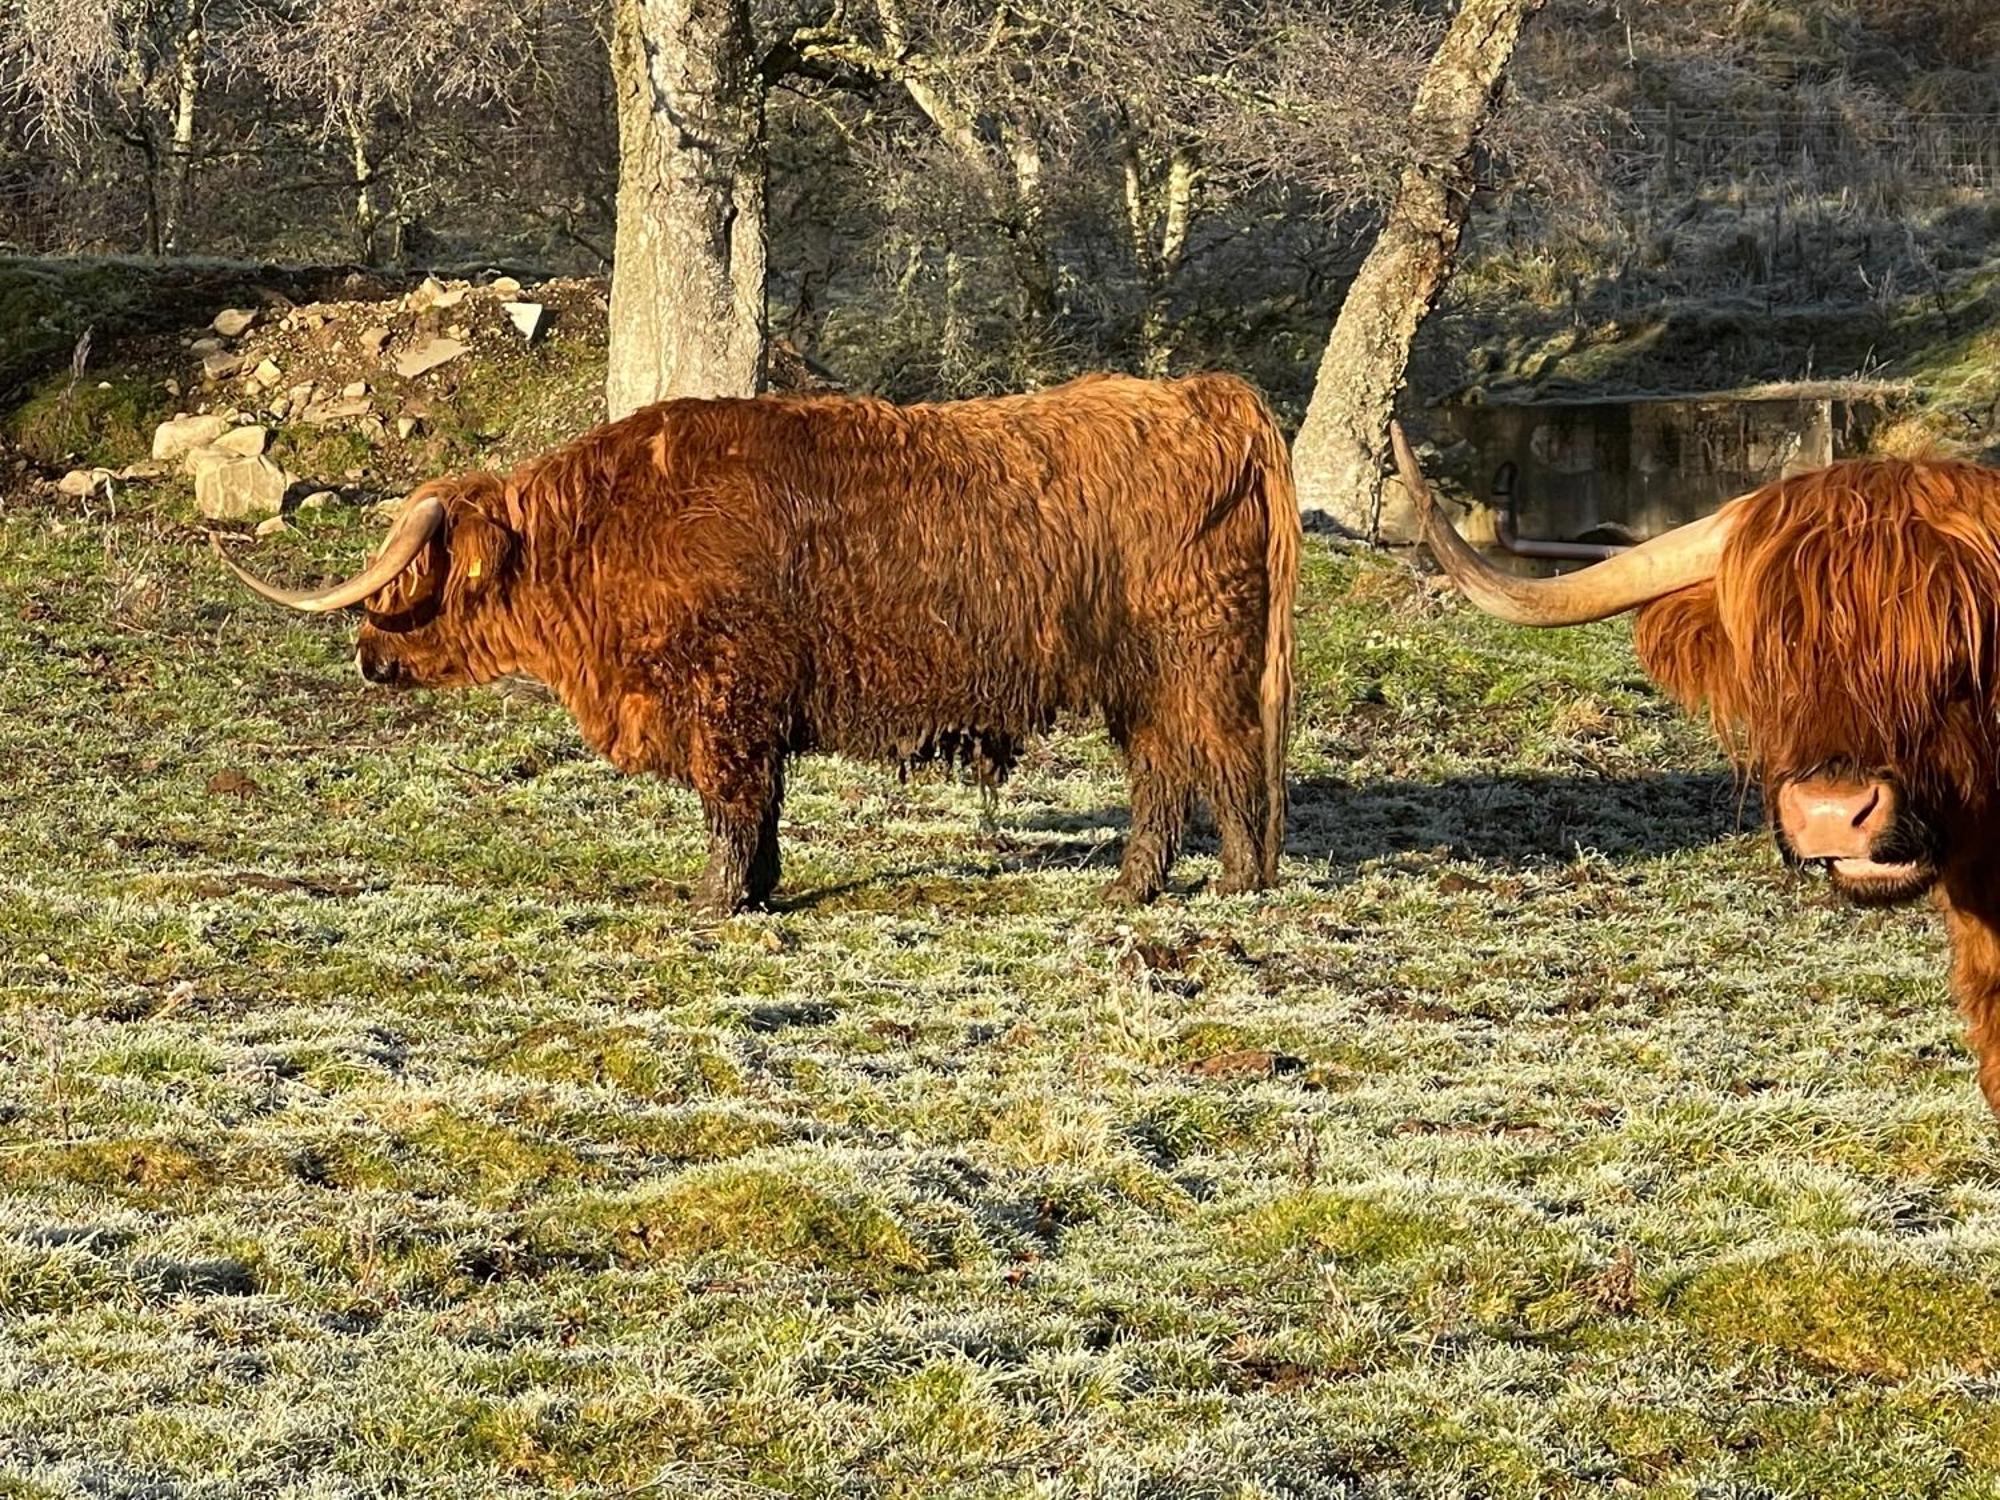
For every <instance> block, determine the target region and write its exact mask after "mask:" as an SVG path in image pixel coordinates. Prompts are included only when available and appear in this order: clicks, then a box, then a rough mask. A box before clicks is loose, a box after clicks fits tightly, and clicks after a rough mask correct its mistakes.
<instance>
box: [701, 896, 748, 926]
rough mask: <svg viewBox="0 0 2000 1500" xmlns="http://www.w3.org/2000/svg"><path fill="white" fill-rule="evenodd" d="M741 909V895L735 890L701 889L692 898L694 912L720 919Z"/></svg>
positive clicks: (731, 915) (716, 919) (733, 914)
mask: <svg viewBox="0 0 2000 1500" xmlns="http://www.w3.org/2000/svg"><path fill="white" fill-rule="evenodd" d="M741 910H743V897H742V896H741V895H740V894H739V893H737V892H735V891H711V890H703V891H701V892H700V893H698V894H697V895H696V896H695V898H694V914H695V915H696V916H698V917H708V918H710V919H712V920H715V921H720V920H722V918H724V917H733V916H735V915H736V914H737V913H738V912H739V911H741Z"/></svg>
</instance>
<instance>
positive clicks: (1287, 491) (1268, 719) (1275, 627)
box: [1247, 400, 1300, 885]
mask: <svg viewBox="0 0 2000 1500" xmlns="http://www.w3.org/2000/svg"><path fill="white" fill-rule="evenodd" d="M1257 415H1258V423H1257V427H1256V434H1255V438H1254V440H1253V442H1252V444H1251V448H1250V462H1249V466H1248V468H1249V472H1248V475H1247V477H1248V479H1249V481H1250V482H1251V484H1253V485H1254V486H1255V487H1256V489H1257V492H1258V494H1259V496H1260V497H1261V499H1262V500H1263V503H1264V597H1265V601H1266V602H1265V610H1266V614H1265V622H1264V676H1263V682H1262V685H1261V687H1260V688H1259V691H1258V707H1259V713H1260V716H1261V718H1262V720H1263V730H1264V789H1265V795H1266V805H1267V806H1268V808H1269V811H1268V813H1267V814H1266V817H1265V823H1264V868H1263V871H1262V872H1261V873H1262V876H1263V880H1264V883H1265V884H1266V885H1274V884H1276V883H1277V879H1278V858H1279V856H1280V855H1282V854H1283V853H1284V850H1285V800H1286V799H1285V761H1286V757H1287V755H1288V753H1289V751H1290V749H1291V739H1292V709H1293V703H1294V685H1293V678H1292V657H1293V624H1292V605H1293V600H1294V597H1295V596H1296V595H1297V593H1298V585H1299V546H1300V525H1299V502H1298V496H1297V494H1296V493H1295V492H1294V490H1293V488H1292V455H1291V449H1290V448H1289V447H1288V446H1287V445H1286V443H1285V435H1284V433H1283V432H1282V431H1281V430H1279V427H1278V422H1277V419H1276V418H1275V417H1273V416H1272V415H1271V412H1270V409H1269V408H1268V407H1266V406H1265V405H1264V404H1263V402H1262V401H1261V400H1260V401H1259V402H1258V403H1257Z"/></svg>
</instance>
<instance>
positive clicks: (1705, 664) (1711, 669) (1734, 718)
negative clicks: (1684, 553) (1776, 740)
mask: <svg viewBox="0 0 2000 1500" xmlns="http://www.w3.org/2000/svg"><path fill="white" fill-rule="evenodd" d="M1632 639H1633V644H1634V645H1636V646H1637V647H1638V650H1639V663H1640V665H1641V666H1643V667H1644V668H1645V669H1646V675H1647V676H1648V677H1651V678H1652V679H1653V681H1655V682H1657V683H1658V684H1659V685H1660V687H1661V689H1662V691H1664V692H1665V693H1666V695H1667V696H1668V697H1669V698H1672V699H1673V700H1674V701H1675V702H1676V703H1678V704H1680V705H1681V706H1682V707H1683V708H1687V709H1690V710H1692V709H1700V708H1706V709H1707V710H1708V711H1709V713H1710V714H1711V715H1712V716H1713V717H1714V719H1715V721H1716V724H1717V725H1718V727H1721V728H1724V729H1731V728H1735V727H1738V726H1740V725H1741V724H1742V722H1743V717H1742V716H1743V710H1744V708H1745V707H1746V705H1745V704H1744V703H1743V701H1742V698H1743V689H1742V686H1741V684H1740V683H1739V682H1738V681H1737V672H1736V653H1735V652H1734V651H1733V650H1732V649H1731V647H1730V644H1729V636H1728V634H1727V633H1726V632H1725V631H1724V630H1723V628H1722V617H1721V614H1720V612H1719V611H1718V610H1717V608H1716V600H1715V585H1714V584H1713V583H1702V584H1697V585H1696V586H1695V587H1693V588H1689V589H1682V590H1680V591H1679V592H1678V593H1673V594H1669V595H1667V596H1666V598H1664V599H1657V600H1655V601H1654V602H1653V603H1651V604H1649V605H1647V606H1646V607H1645V608H1644V609H1642V610H1640V611H1639V619H1638V622H1637V624H1636V625H1635V626H1634V627H1633V631H1632Z"/></svg>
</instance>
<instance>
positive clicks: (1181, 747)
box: [1102, 716, 1194, 905]
mask: <svg viewBox="0 0 2000 1500" xmlns="http://www.w3.org/2000/svg"><path fill="white" fill-rule="evenodd" d="M1119 738H1121V739H1123V740H1124V743H1125V759H1126V763H1127V765H1128V766H1129V768H1130V772H1131V785H1132V831H1131V834H1130V836H1129V837H1128V838H1127V839H1126V840H1125V858H1124V861H1123V862H1122V863H1121V864H1120V866H1119V869H1118V878H1117V879H1116V880H1114V881H1112V882H1111V883H1110V884H1109V885H1107V886H1105V887H1104V889H1103V892H1102V896H1103V899H1104V900H1106V901H1108V902H1111V903H1113V904H1114V905H1139V904H1143V903H1145V902H1147V901H1151V900H1152V899H1153V898H1154V897H1155V896H1157V895H1159V893H1160V891H1161V890H1162V888H1164V887H1165V885H1166V883H1167V871H1168V870H1169V869H1171V868H1172V867H1173V863H1174V856H1175V855H1176V854H1178V853H1180V845H1181V825H1182V824H1184V823H1185V822H1186V821H1187V811H1188V804H1189V802H1190V801H1192V800H1193V794H1194V775H1193V770H1194V767H1193V764H1192V762H1191V760H1190V758H1189V755H1188V742H1187V736H1186V734H1185V733H1184V732H1179V726H1178V725H1177V724H1176V723H1175V722H1174V721H1173V719H1172V718H1170V717H1164V716H1162V717H1149V718H1148V719H1146V720H1143V721H1141V722H1140V723H1138V724H1135V725H1133V726H1132V727H1131V728H1130V729H1129V731H1128V732H1127V733H1126V734H1124V735H1122V736H1119Z"/></svg>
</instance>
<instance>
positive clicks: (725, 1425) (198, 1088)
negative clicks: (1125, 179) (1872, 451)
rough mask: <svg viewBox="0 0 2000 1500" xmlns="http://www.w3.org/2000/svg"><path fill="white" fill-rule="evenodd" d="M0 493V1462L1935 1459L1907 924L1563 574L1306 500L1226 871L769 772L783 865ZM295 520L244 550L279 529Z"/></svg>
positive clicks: (1441, 1488) (1939, 1030)
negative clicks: (1872, 908)
mask: <svg viewBox="0 0 2000 1500" xmlns="http://www.w3.org/2000/svg"><path fill="white" fill-rule="evenodd" d="M161 505H162V507H163V508H162V509H161V510H160V511H158V512H152V511H149V510H147V509H146V507H145V506H144V505H143V504H141V505H138V506H137V507H136V508H131V509H128V510H127V511H126V512H125V513H124V514H123V515H121V516H120V517H118V518H117V519H116V520H115V521H114V520H109V519H107V518H106V516H105V514H104V512H103V506H102V503H101V502H100V503H99V504H98V507H97V511H96V513H95V514H86V513H85V512H84V511H82V510H80V509H69V510H62V511H58V510H54V509H51V508H49V506H48V505H46V504H43V503H40V502H36V503H28V502H24V501H18V500H17V501H14V502H11V503H8V504H7V505H6V506H5V507H4V508H0V569H4V581H0V1060H4V1066H3V1067H0V1495H4V1496H29V1495H33V1496H41V1495H88V1496H101V1497H122V1496H133V1497H140V1496H144V1497H168V1496H190V1497H192V1496H258V1497H266V1496H279V1495H297V1496H316V1497H317V1496H328V1497H331V1496H341V1495H363V1494H368V1495H374V1494H398V1495H406V1496H447V1495H468V1496H469V1495H486V1494H526V1493H531V1492H545V1491H546V1492H564V1491H573V1492H577V1493H583V1494H591V1495H607V1496H609V1495H646V1496H680V1495H688V1496H715V1497H719V1500H740V1497H759V1496H770V1495H811V1496H876V1495H885V1496H889V1495H893V1496H910V1497H919V1496H973V1495H978V1496H1030V1495H1033V1496H1046V1497H1056V1496H1070V1495H1078V1496H1083V1495H1088V1496H1119V1497H1134V1500H1137V1497H1148V1500H1195V1497H1217V1500H1221V1497H1245V1500H1247V1497H1265V1496H1269V1497H1277V1496H1285V1497H1308V1496H1312V1497H1331V1496H1350V1495H1370V1496H1373V1495H1381V1496H1413V1497H1414V1496H1422V1497H1429V1496H1527V1495H1598V1494H1605V1493H1620V1494H1656V1495H1676V1496H1689V1497H1692V1496H1697V1495H1700V1496H1743V1497H1749V1496H1762V1495H1812V1496H1863V1495H1867V1496H1875V1495H1894V1496H1930V1495H1937V1496H1944V1495H1949V1496H1973V1495H1996V1494H2000V1479H1996V1473H2000V1255H1996V1253H1995V1252H1996V1250H2000V1150H1996V1141H2000V1135H1997V1134H1996V1131H1995V1128H1994V1126H1993V1124H1992V1122H1991V1121H1990V1120H1989V1118H1988V1117H1987V1114H1986V1112H1985V1109H1984V1107H1983V1105H1982V1104H1981V1103H1980V1101H1979V1098H1978V1094H1977V1091H1976V1089H1975V1088H1974V1086H1973V1082H1972V1078H1971V1075H1970V1070H1969V1067H1968V1063H1967V1059H1966V1057H1965V1055H1964V1052H1963V1049H1962V1048H1961V1045H1960V1042H1959V1040H1958V1030H1957V1024H1956V1019H1955V1017H1954V1016H1953V1015H1952V1013H1951V1011H1950V1008H1949V1005H1948V1003H1947V1000H1946V997H1945V993H1944V985H1943V977H1942V976H1943V960H1944V945H1943V940H1942V937H1941V935H1940V933H1939V932H1938V931H1937V930H1936V928H1935V925H1934V921H1933V919H1932V918H1931V917H1930V915H1929V914H1928V913H1927V912H1924V911H1912V912H1900V913H1861V912H1855V911H1852V910H1849V909H1847V908H1844V907H1841V906H1839V905H1836V904H1834V903H1833V902H1832V901H1831V900H1830V899H1829V898H1828V897H1827V896H1826V895H1825V894H1824V893H1823V892H1822V891H1821V890H1820V889H1819V888H1818V887H1817V886H1816V885H1814V884H1812V883H1810V882H1808V881H1805V880H1802V879H1798V878H1795V877H1792V876H1788V875H1787V874H1786V873H1785V872H1784V871H1783V870H1782V869H1781V868H1780V866H1779V863H1778V861H1777V859H1776V857H1775V855H1774V854H1773V853H1772V852H1771V850H1770V848H1769V845H1768V841H1767V840H1766V839H1765V838H1764V836H1763V835H1762V834H1761V832H1760V831H1759V829H1758V815H1757V812H1756V809H1755V806H1754V802H1753V803H1752V805H1750V806H1748V807H1747V808H1744V807H1742V806H1741V800H1742V799H1741V797H1740V795H1739V791H1738V789H1737V787H1736V786H1735V785H1734V783H1733V782H1732V780H1731V779H1730V777H1729V775H1728V773H1727V772H1726V770H1725V769H1724V768H1723V767H1721V766H1720V765H1719V763H1718V762H1717V760H1716V758H1715V755H1714V753H1713V750H1712V748H1711V747H1710V743H1709V741H1708V739H1707V737H1706V736H1705V735H1704V734H1703V733H1702V732H1701V731H1700V730H1699V729H1698V728H1697V727H1695V726H1693V725H1691V724H1687V723H1685V722H1683V721H1681V720H1680V719H1678V718H1677V717H1676V716H1675V715H1674V714H1673V713H1672V712H1671V711H1669V710H1668V709H1667V708H1666V707H1665V706H1664V705H1663V704H1662V703H1661V702H1660V701H1659V700H1658V699H1657V698H1656V697H1655V695H1654V694H1653V693H1652V692H1651V691H1650V690H1649V689H1648V687H1647V686H1646V684H1645V682H1644V680H1643V679H1642V678H1641V677H1640V676H1639V674H1638V672H1637V669H1636V667H1635V664H1634V662H1633V659H1632V655H1631V651H1630V646H1629V631H1628V629H1627V627H1625V626H1624V625H1621V624H1617V623H1613V624H1610V625H1606V626H1602V627H1597V628H1593V629H1590V630H1586V631H1578V632H1571V633H1565V634H1559V635H1534V634H1531V633H1528V632H1522V631H1514V630H1509V629H1505V628H1502V627H1499V626H1496V625H1493V624H1491V623H1490V622H1487V621H1484V620H1482V619H1480V618H1477V617H1475V616H1472V615H1470V614H1469V613H1468V612H1467V611H1465V610H1464V609H1463V608H1461V607H1459V606H1458V605H1457V604H1456V603H1455V601H1453V600H1451V599H1449V598H1445V597H1441V596H1440V595H1438V594H1437V593H1436V592H1435V591H1433V590H1431V589H1429V588H1427V587H1425V586H1424V585H1423V584H1422V582H1421V581H1420V580H1419V579H1418V578H1417V577H1416V576H1415V575H1414V574H1413V573H1412V572H1411V571H1410V569H1409V567H1408V565H1407V564H1406V563H1402V562H1381V561H1362V560H1356V559H1353V558H1349V557H1336V556H1332V555H1328V554H1324V553H1315V554H1314V555H1313V556H1312V558H1311V559H1310V560H1309V567H1308V575H1309V576H1308V582H1307V591H1306V593H1307V597H1306V601H1305V606H1304V611H1303V613H1304V624H1303V635H1304V642H1305V645H1304V651H1305V657H1306V661H1305V670H1304V703H1303V709H1302V723H1301V727H1300V732H1299V734H1298V737H1297V742H1298V748H1297V754H1296V757H1295V763H1294V770H1295V775H1296V794H1295V795H1296V806H1295V812H1294V818H1293V828H1292V837H1291V846H1290V853H1289V856H1288V858H1287V861H1286V865H1285V872H1284V873H1285V881H1284V885H1283V887H1282V889H1280V890H1278V891H1277V892H1275V893H1272V894H1270V895H1267V896H1263V897H1257V898H1228V899H1218V898H1213V897H1208V896H1205V895H1204V894H1202V886H1203V884H1204V882H1205V881H1206V880H1207V879H1208V878H1209V877H1210V876H1212V874H1213V873H1214V870H1215V861H1214V857H1213V850H1212V847H1211V846H1209V845H1207V844H1205V843H1200V842H1198V843H1197V847H1196V850H1195V852H1194V854H1193V856H1192V857H1191V858H1190V859H1188V860H1187V861H1186V862H1185V863H1184V864H1183V866H1182V867H1181V869H1180V871H1179V874H1178V887H1179V889H1178V893H1177V894H1176V895H1175V896H1174V897H1173V898H1171V899H1168V900H1165V901H1163V902H1161V903H1160V904H1159V905H1158V906H1156V907H1153V908H1151V909H1148V910H1146V911H1143V912H1139V913H1136V914H1134V913H1128V912H1111V911H1105V910H1100V909H1098V908H1097V907H1095V906H1094V905H1093V904H1092V903H1091V900H1090V894H1091V892H1092V890H1093V888H1094V887H1095V886H1096V885H1097V884H1099V883H1100V882H1101V881H1103V880H1104V879H1106V878H1107V877H1108V875H1109V873H1110V871H1111V870H1112V868H1113V866H1114V864H1115V860H1116V851H1117V841H1118V839H1119V837H1120V834H1121V831H1122V820H1123V812H1122V804H1123V789H1122V785H1121V782H1120V779H1119V777H1118V774H1117V767H1116V764H1115V761H1114V759H1113V758H1112V756H1111V755H1110V753H1109V751H1108V749H1107V748H1106V746H1105V745H1104V743H1103V742H1102V741H1101V739H1100V738H1099V737H1097V736H1096V735H1095V734H1094V733H1083V732H1078V733H1074V734H1068V735H1064V736H1061V737H1058V738H1056V739H1055V740H1053V741H1051V742H1050V743H1048V744H1046V745H1044V746H1042V747H1041V748H1040V749H1039V750H1038V751H1036V752H1035V753H1034V755H1033V756H1032V757H1031V758H1030V760H1029V762H1028V763H1027V764H1026V765H1025V766H1024V767H1023V769H1022V773H1021V774H1020V776H1019V777H1018V779H1017V780H1016V781H1015V782H1014V783H1012V784H1011V785H1010V786H1009V787H1007V788H1006V789H1005V790H1004V791H1003V792H1002V793H1001V795H1000V796H999V798H998V800H997V802H996V803H995V804H994V805H992V806H991V807H990V808H989V807H986V806H984V805H982V800H981V797H980V794H979V793H978V791H977V790H976V789H974V788H971V787H965V786H959V785H955V784H952V783H948V782H945V781H941V780H935V779H914V780H912V781H911V782H909V783H908V784H903V783H901V782H899V781H898V780H897V778H896V777H895V775H894V774H893V773H892V772H888V771H885V770H881V769H876V768H863V767H856V766H852V765H848V764H844V763H839V762H825V761H822V762H815V763H809V764H808V765H807V766H806V767H805V768H803V770H802V771H801V772H800V773H799V774H797V775H796V776H795V778H794V780H793V783H792V786H793V790H792V794H791V797H790V800H789V802H788V804H787V808H786V825H785V838H786V840H787V850H788V866H787V872H786V882H785V888H784V902H783V905H782V908H781V909H780V910H778V911H777V912H775V913H772V914H768V915H758V916H751V917H744V918H740V919H737V920H733V921H729V922H726V923H721V924H719V925H718V924H712V923H703V922H698V921H695V920H693V919H692V918H691V916H690V912H689V908H688V904H687V893H688V890H689V888H690V886H691V885H692V883H693V882H694V880H695V878H696V876H697V874H698V871H699V859H700V837H699V827H698V821H699V820H698V818H697V817H696V815H695V812H694V808H693V804H692V801H691V799H690V798H689V797H688V796H687V795H686V794H684V793H682V792H680V791H678V790H674V789H671V788H666V787H662V786H658V785H654V784H649V783H646V782H642V781H631V780H624V779H621V778H619V777H618V776H617V775H615V774H614V773H613V772H612V771H611V770H610V769H609V768H608V767H607V766H605V765H603V764H601V763H599V762H598V761H596V760H595V759H593V758H592V757H591V756H590V755H589V754H588V753H587V752H586V751H585V750H584V749H583V748H582V746H581V745H580V744H579V742H578V740H577V738H576V736H575V734H574V732H573V730H572V728H571V726H570V724H569V722H568V720H567V718H566V717H565V715H564V714H563V713H562V712H561V710H560V709H559V708H558V707H556V706H555V705H553V704H552V703H551V702H549V701H548V700H547V699H546V698H545V697H544V696H543V695H542V694H541V693H540V692H539V690H534V689H529V688H501V689H489V690H482V691H478V692H473V693H465V694H458V695H452V696H421V695H420V696H394V695H388V694H384V693H382V692H379V691H376V690H370V689H367V688H366V687H365V686H364V684H362V682H361V681H360V680H359V678H358V677H357V676H356V675H355V673H354V672H353V670H352V667H351V664H350V658H351V650H352V647H351V634H350V628H349V627H348V626H347V625H345V624H344V623H342V622H340V621H330V622H329V621H318V622H314V621H303V620H300V619H297V618H295V617H290V616H287V615H285V614H283V613H282V612H278V611H275V610H271V609H267V608H265V607H262V606H259V605H257V604H256V603H255V602H254V601H250V600H247V599H246V598H244V597H242V596H241V595H240V594H239V593H238V591H236V590H235V589H234V588H233V587H232V586H230V584H229V582H228V580H227V579H226V578H225V577H224V576H223V574H222V573H221V570H220V569H219V567H217V566H216V565H214V564H213V562H212V561H211V560H210V559H208V558H207V557H206V555H205V554H204V553H203V552H201V551H200V550H199V543H200V539H199V537H198V535H197V534H196V533H194V532H193V531H192V530H190V529H188V528H186V527H184V526H182V525H180V524H178V523H177V522H175V521H173V520H172V519H171V516H173V515H177V514H179V512H178V511H176V510H173V509H172V508H171V506H169V505H168V504H167V502H161ZM368 535H369V530H368V527H367V525H366V523H364V522H363V520H362V519H361V518H360V516H359V515H357V514H356V513H353V512H342V511H332V512H328V513H325V514H322V515H320V516H318V517H313V518H307V519H306V520H304V521H303V522H302V524H301V529H299V530H297V531H295V532H293V533H291V534H289V535H287V536H285V537H281V538H278V539H274V540H273V541H270V542H267V543H265V544H262V546H261V547H260V549H259V552H258V560H259V566H260V567H268V570H269V571H271V572H273V573H280V574H285V573H289V574H290V575H291V576H301V575H303V574H306V573H308V572H309V571H310V570H311V569H312V568H313V567H314V566H315V564H316V562H317V563H319V564H324V565H326V566H329V567H330V566H334V565H337V564H338V563H341V562H349V561H352V560H353V559H355V558H356V557H358V556H359V555H360V551H361V549H362V547H363V546H364V545H365V542H366V539H367V537H368Z"/></svg>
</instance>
